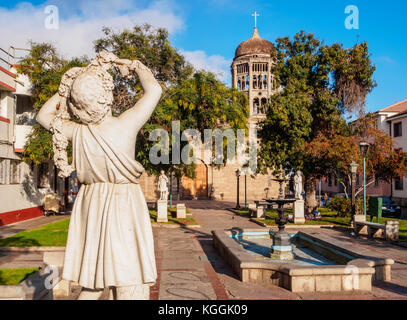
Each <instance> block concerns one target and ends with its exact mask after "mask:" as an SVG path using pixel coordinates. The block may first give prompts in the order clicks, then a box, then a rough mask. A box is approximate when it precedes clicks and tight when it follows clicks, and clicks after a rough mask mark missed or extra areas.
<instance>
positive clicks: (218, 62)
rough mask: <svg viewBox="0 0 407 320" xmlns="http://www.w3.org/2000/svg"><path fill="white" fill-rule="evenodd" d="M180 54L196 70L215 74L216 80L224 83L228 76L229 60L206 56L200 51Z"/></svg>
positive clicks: (217, 56)
mask: <svg viewBox="0 0 407 320" xmlns="http://www.w3.org/2000/svg"><path fill="white" fill-rule="evenodd" d="M180 53H181V54H182V55H183V56H185V59H186V60H187V61H188V62H190V63H191V64H192V65H193V66H194V67H195V68H196V69H197V70H202V69H203V70H206V71H210V72H213V73H215V74H216V75H217V76H218V78H219V79H220V80H221V81H223V82H226V81H227V80H228V79H229V76H230V65H231V63H232V61H231V60H228V59H226V58H225V57H223V56H221V55H217V54H214V55H209V56H208V55H207V54H206V53H205V52H204V51H202V50H195V51H184V50H180Z"/></svg>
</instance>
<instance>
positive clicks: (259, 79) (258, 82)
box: [257, 75, 262, 89]
mask: <svg viewBox="0 0 407 320" xmlns="http://www.w3.org/2000/svg"><path fill="white" fill-rule="evenodd" d="M261 84H262V83H261V75H258V76H257V85H258V87H259V89H261V88H262V85H261Z"/></svg>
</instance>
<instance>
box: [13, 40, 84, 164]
mask: <svg viewBox="0 0 407 320" xmlns="http://www.w3.org/2000/svg"><path fill="white" fill-rule="evenodd" d="M30 46H31V50H30V52H29V54H28V55H27V56H26V57H25V58H23V59H22V60H21V61H20V63H19V66H18V72H19V73H24V74H26V75H27V76H28V77H29V79H30V81H31V84H32V96H31V100H32V102H33V106H34V111H35V112H38V111H39V110H40V109H41V107H42V106H43V105H44V103H45V102H47V100H48V99H49V98H51V97H52V96H53V95H54V94H55V93H56V92H57V91H58V87H59V82H60V81H61V77H62V76H63V74H64V73H65V72H66V71H67V70H69V69H70V68H72V67H82V66H85V65H86V64H87V63H88V62H89V61H88V59H87V58H86V57H81V58H73V59H70V60H67V59H63V58H62V57H61V56H60V55H59V54H58V52H57V50H56V48H55V47H54V46H53V45H52V44H49V43H36V42H31V43H30ZM68 149H69V150H68V151H70V146H69V148H68ZM52 158H53V150H52V137H51V134H50V133H49V132H48V131H47V130H45V129H44V128H43V127H42V126H41V125H39V124H38V123H36V124H34V125H33V130H32V132H31V134H30V135H29V136H28V139H27V143H26V145H25V151H24V153H23V160H24V161H26V162H30V161H32V162H34V163H36V164H39V163H41V162H44V161H47V160H50V159H52Z"/></svg>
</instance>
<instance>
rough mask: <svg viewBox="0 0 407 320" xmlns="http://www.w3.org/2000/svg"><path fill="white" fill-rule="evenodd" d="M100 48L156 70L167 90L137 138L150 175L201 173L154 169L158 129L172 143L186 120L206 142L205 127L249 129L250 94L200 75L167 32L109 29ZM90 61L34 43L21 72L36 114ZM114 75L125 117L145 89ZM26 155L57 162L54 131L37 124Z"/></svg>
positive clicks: (118, 107)
mask: <svg viewBox="0 0 407 320" xmlns="http://www.w3.org/2000/svg"><path fill="white" fill-rule="evenodd" d="M94 45H95V51H96V52H100V51H102V50H106V51H110V52H113V53H114V54H116V55H117V56H118V57H119V58H123V59H136V60H140V61H141V62H142V63H143V64H145V65H146V66H148V67H149V68H150V69H151V70H152V72H153V74H154V76H155V77H156V78H157V79H158V80H159V81H160V83H161V85H162V87H163V89H164V90H163V95H162V98H161V100H160V102H159V104H158V106H157V108H156V109H155V111H154V113H153V115H152V116H151V118H150V119H149V121H148V122H147V123H146V125H145V126H144V127H143V128H142V129H141V130H140V133H139V135H138V138H137V147H136V150H137V154H136V158H137V159H138V160H139V161H140V162H141V163H142V164H143V165H144V167H145V168H146V170H147V171H148V172H149V173H154V174H157V173H158V172H159V170H161V169H165V170H167V171H170V172H174V173H175V174H176V175H177V176H178V177H180V176H181V175H187V176H189V177H194V174H195V171H194V165H193V164H192V165H185V164H182V163H181V164H174V165H173V164H161V165H153V164H152V163H151V162H150V159H149V152H150V149H151V148H152V146H153V145H154V144H155V143H156V142H151V141H149V136H150V134H151V132H152V130H154V129H165V130H166V131H167V132H168V133H169V135H170V139H171V138H172V137H171V124H172V121H180V129H181V130H184V129H189V128H194V129H198V131H199V132H200V133H201V137H202V138H203V130H204V129H215V128H225V127H229V128H232V129H238V128H245V125H246V121H247V116H248V103H247V98H246V96H245V95H244V94H243V93H241V92H238V91H236V90H234V89H230V88H227V87H226V86H225V85H224V84H223V83H222V82H220V81H218V80H217V79H216V77H215V76H214V75H213V74H212V73H207V72H203V71H199V72H196V71H194V69H193V68H192V66H191V65H190V64H188V63H187V62H186V61H185V58H184V57H183V56H182V55H181V54H179V53H178V52H177V50H176V49H175V48H174V47H172V46H171V44H170V42H169V40H168V32H167V31H166V30H165V29H154V28H152V27H151V26H149V25H143V26H135V27H134V28H133V29H132V30H124V31H123V32H119V33H115V32H113V31H112V30H111V29H109V28H105V29H104V37H102V38H101V39H98V40H95V41H94ZM87 63H88V60H87V59H86V58H80V59H72V60H64V59H63V58H61V57H60V56H59V55H58V53H57V52H56V50H55V48H54V47H53V46H52V45H49V44H36V43H32V48H31V51H30V54H29V55H28V56H27V58H25V59H24V60H23V61H22V62H21V65H22V67H21V68H20V72H23V73H25V74H27V75H28V76H29V78H30V80H31V82H32V83H33V85H34V89H33V97H32V98H33V101H34V106H35V110H36V111H38V110H39V109H40V108H41V106H42V105H43V104H44V103H45V102H46V101H47V100H48V99H49V98H50V97H51V96H52V95H53V94H55V92H56V91H57V90H58V86H59V82H60V79H61V76H62V75H63V74H64V72H65V71H66V70H68V69H69V68H71V67H74V66H83V65H86V64H87ZM112 74H113V77H114V81H115V86H116V88H115V92H114V97H115V102H114V108H113V114H114V115H119V114H121V113H122V112H123V111H125V110H126V109H128V108H130V107H132V106H133V105H134V104H135V103H136V102H137V100H138V99H139V98H140V97H141V96H142V94H143V91H142V88H141V85H140V83H139V81H138V79H137V77H134V79H133V80H131V81H128V79H124V78H123V77H122V76H121V74H120V73H119V72H118V70H112ZM186 143H187V142H183V144H186ZM182 147H183V145H181V148H182ZM68 151H69V150H68ZM171 151H172V150H170V153H171ZM24 155H25V159H26V160H28V159H30V160H33V161H35V162H37V163H39V162H41V161H45V160H48V159H52V157H53V151H52V139H51V135H50V133H49V132H47V131H46V130H44V129H43V128H42V127H41V126H40V125H38V124H36V125H35V126H34V131H33V133H32V134H31V136H30V137H29V139H28V142H27V145H26V151H25V154H24ZM170 159H171V155H170ZM225 160H226V158H225Z"/></svg>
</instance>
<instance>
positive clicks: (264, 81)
mask: <svg viewBox="0 0 407 320" xmlns="http://www.w3.org/2000/svg"><path fill="white" fill-rule="evenodd" d="M267 87H268V86H267V76H266V75H264V76H263V88H264V89H267Z"/></svg>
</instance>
